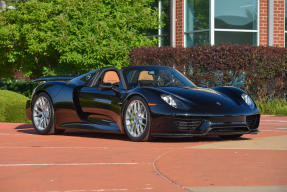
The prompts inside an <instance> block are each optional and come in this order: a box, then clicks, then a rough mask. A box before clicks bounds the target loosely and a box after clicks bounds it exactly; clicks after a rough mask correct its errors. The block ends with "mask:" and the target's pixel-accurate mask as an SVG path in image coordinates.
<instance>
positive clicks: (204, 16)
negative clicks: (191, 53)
mask: <svg viewBox="0 0 287 192" xmlns="http://www.w3.org/2000/svg"><path fill="white" fill-rule="evenodd" d="M185 21H186V22H185V33H184V34H185V43H186V47H189V46H194V45H207V44H209V1H206V0H186V2H185Z"/></svg>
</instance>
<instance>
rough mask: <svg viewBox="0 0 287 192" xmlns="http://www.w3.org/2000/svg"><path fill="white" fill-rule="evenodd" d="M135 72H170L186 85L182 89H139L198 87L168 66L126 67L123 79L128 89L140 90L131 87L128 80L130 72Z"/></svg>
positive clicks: (123, 70) (123, 71)
mask: <svg viewBox="0 0 287 192" xmlns="http://www.w3.org/2000/svg"><path fill="white" fill-rule="evenodd" d="M133 70H137V71H145V70H146V71H156V70H168V71H170V72H171V73H172V74H173V75H174V76H175V77H176V78H177V79H178V80H180V82H181V83H183V84H184V86H182V87H178V86H138V87H153V88H157V87H158V88H160V87H176V88H184V87H196V85H195V84H194V83H193V82H192V81H191V80H189V79H188V78H187V77H186V76H184V75H183V74H182V73H181V72H179V71H178V70H177V69H174V68H171V67H167V66H153V65H140V66H130V67H126V68H123V69H122V70H121V72H122V74H123V77H124V81H125V83H126V85H127V89H128V90H129V89H134V88H138V87H134V86H131V84H130V82H129V80H128V79H127V73H128V72H129V71H133Z"/></svg>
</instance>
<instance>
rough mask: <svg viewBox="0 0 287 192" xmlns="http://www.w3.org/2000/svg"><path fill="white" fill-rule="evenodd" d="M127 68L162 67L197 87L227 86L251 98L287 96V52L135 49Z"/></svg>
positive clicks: (265, 49) (227, 48) (213, 48)
mask: <svg viewBox="0 0 287 192" xmlns="http://www.w3.org/2000/svg"><path fill="white" fill-rule="evenodd" d="M130 63H131V65H166V66H171V67H175V68H176V69H178V70H179V71H181V72H183V73H184V74H185V75H186V76H187V77H188V78H190V79H191V80H192V81H193V82H194V83H196V84H197V85H198V86H201V87H214V86H221V85H227V86H228V85H231V86H236V87H239V88H242V89H244V90H245V91H247V92H248V93H249V94H250V95H252V96H253V97H254V98H257V99H259V100H268V99H273V98H286V96H287V49H285V48H274V47H255V46H249V45H230V44H223V45H218V46H199V47H189V48H171V47H161V48H158V47H149V48H145V47H143V48H136V49H134V50H133V51H132V52H131V53H130Z"/></svg>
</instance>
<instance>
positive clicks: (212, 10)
mask: <svg viewBox="0 0 287 192" xmlns="http://www.w3.org/2000/svg"><path fill="white" fill-rule="evenodd" d="M186 1H187V0H184V5H183V7H184V8H183V9H184V19H183V20H184V21H183V22H184V23H183V24H184V47H187V41H186V39H187V38H186V35H187V34H190V33H196V32H203V31H209V32H210V33H209V45H212V46H213V45H215V32H216V31H218V32H222V31H223V32H249V33H257V43H256V45H257V46H259V45H260V0H257V29H256V30H255V29H220V28H215V14H214V13H215V0H209V29H205V30H194V31H186V21H187V18H186V14H185V11H186ZM286 1H287V0H285V3H286ZM285 12H286V11H285ZM285 33H286V34H287V31H285Z"/></svg>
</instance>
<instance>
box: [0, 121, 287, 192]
mask: <svg viewBox="0 0 287 192" xmlns="http://www.w3.org/2000/svg"><path fill="white" fill-rule="evenodd" d="M259 129H260V131H261V132H260V133H259V134H257V135H244V136H243V137H242V138H241V139H235V140H221V139H219V138H217V137H200V138H184V139H178V138H177V139H155V140H153V141H152V142H141V143H136V142H130V141H129V140H128V139H127V137H126V136H123V135H114V134H100V133H87V132H67V133H65V134H64V135H38V134H36V133H35V131H34V129H33V128H32V125H29V124H17V123H0V192H18V191H19V192H42V191H43V192H86V191H92V192H121V191H159V192H169V191H171V192H177V191H193V192H241V191H244V192H249V191H252V192H287V117H286V116H262V120H261V122H260V128H259Z"/></svg>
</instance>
